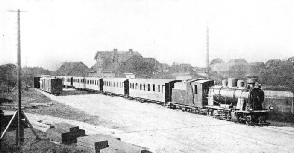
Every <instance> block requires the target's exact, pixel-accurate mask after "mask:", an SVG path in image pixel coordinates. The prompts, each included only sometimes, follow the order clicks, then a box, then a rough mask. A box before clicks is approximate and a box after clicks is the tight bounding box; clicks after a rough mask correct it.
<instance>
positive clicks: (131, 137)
mask: <svg viewBox="0 0 294 153" xmlns="http://www.w3.org/2000/svg"><path fill="white" fill-rule="evenodd" d="M8 97H9V96H8ZM9 99H14V98H13V95H12V96H10V97H9ZM40 103H42V104H46V105H40ZM38 104H39V105H38ZM23 106H24V107H25V110H24V112H25V114H26V115H27V116H28V117H29V119H30V120H31V121H32V122H34V121H40V120H42V121H43V122H46V123H50V124H54V123H60V122H66V123H70V124H73V125H78V126H80V127H82V128H84V129H85V130H86V134H95V133H103V134H109V135H113V136H116V137H120V138H121V139H122V140H123V141H126V142H129V143H133V144H136V145H139V146H143V147H147V148H149V149H150V150H151V151H152V152H161V153H170V152H293V150H294V145H293V140H294V128H293V124H291V123H282V124H281V123H278V122H274V124H275V125H283V126H264V127H259V126H246V125H243V124H237V123H233V122H229V121H223V120H218V119H214V118H212V117H208V116H202V115H196V114H191V113H188V112H182V111H181V110H172V109H168V108H165V107H163V106H161V105H156V104H152V103H151V104H150V103H140V102H137V101H132V100H127V99H124V98H122V97H111V96H105V95H102V94H93V93H89V92H87V91H75V90H73V89H65V92H64V94H62V95H60V96H54V95H50V94H47V93H44V92H42V91H38V90H36V89H30V90H29V91H25V92H24V94H23ZM31 106H37V108H36V107H33V108H32V107H31ZM2 108H3V109H5V110H10V111H12V110H13V109H14V107H13V105H12V104H11V105H2ZM14 133H15V132H14ZM39 133H40V134H41V136H43V137H45V138H46V134H45V133H43V132H41V131H39ZM26 134H29V132H28V133H26ZM11 137H13V133H12V134H11V133H10V134H9V135H7V136H6V138H7V139H10V140H9V141H8V140H7V139H6V140H7V141H5V143H6V145H9V143H11V142H13V141H12V140H14V139H12V140H11ZM32 137H33V136H32ZM39 144H40V145H42V146H43V147H45V148H43V151H50V150H55V152H65V151H67V152H78V151H79V150H78V149H75V147H74V146H62V147H60V146H57V145H55V144H51V143H49V142H48V141H45V142H39ZM44 144H45V145H44ZM6 147H7V146H6ZM1 148H2V147H1ZM8 148H9V147H8ZM35 148H38V147H37V146H35ZM11 150H13V148H12V149H11ZM27 150H28V149H27ZM33 150H34V149H33ZM35 150H36V149H35ZM1 151H2V150H1ZM24 151H26V150H24ZM36 152H37V151H36Z"/></svg>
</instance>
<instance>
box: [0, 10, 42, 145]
mask: <svg viewBox="0 0 294 153" xmlns="http://www.w3.org/2000/svg"><path fill="white" fill-rule="evenodd" d="M9 12H17V26H18V27H17V89H18V110H17V111H16V112H15V113H14V115H13V116H12V119H11V120H10V121H9V123H8V125H7V127H6V128H5V130H4V131H3V133H2V135H1V138H0V140H2V139H3V138H4V136H5V134H6V132H7V131H8V129H9V127H10V126H11V124H12V123H13V120H15V119H17V130H16V145H17V146H18V147H20V146H21V145H22V144H23V142H24V125H25V124H27V125H28V126H29V127H30V128H31V130H32V132H33V133H34V134H35V136H36V137H37V139H40V137H39V136H38V135H37V133H36V131H35V130H34V129H33V126H32V124H31V123H30V121H29V120H28V118H27V117H26V116H25V114H24V113H23V112H22V110H21V49H20V48H21V47H20V12H22V11H20V10H19V9H18V10H17V11H9Z"/></svg>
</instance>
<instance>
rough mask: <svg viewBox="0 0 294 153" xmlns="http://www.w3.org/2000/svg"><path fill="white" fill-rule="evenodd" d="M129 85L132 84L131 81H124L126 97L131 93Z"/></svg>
mask: <svg viewBox="0 0 294 153" xmlns="http://www.w3.org/2000/svg"><path fill="white" fill-rule="evenodd" d="M129 84H130V81H129V79H127V80H125V81H124V95H125V96H127V97H128V96H129V93H130V88H129Z"/></svg>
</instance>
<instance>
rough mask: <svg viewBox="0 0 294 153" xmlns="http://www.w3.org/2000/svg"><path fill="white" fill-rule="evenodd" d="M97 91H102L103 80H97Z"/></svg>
mask: <svg viewBox="0 0 294 153" xmlns="http://www.w3.org/2000/svg"><path fill="white" fill-rule="evenodd" d="M99 89H100V91H103V79H99Z"/></svg>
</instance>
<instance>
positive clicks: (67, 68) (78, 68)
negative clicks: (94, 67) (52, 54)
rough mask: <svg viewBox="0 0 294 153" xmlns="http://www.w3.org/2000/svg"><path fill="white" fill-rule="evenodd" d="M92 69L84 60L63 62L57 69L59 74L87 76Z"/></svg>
mask: <svg viewBox="0 0 294 153" xmlns="http://www.w3.org/2000/svg"><path fill="white" fill-rule="evenodd" d="M89 71H90V69H89V68H88V67H87V66H86V65H85V64H84V63H83V62H63V63H62V65H61V66H60V67H59V68H58V69H57V70H56V74H57V75H64V76H66V75H67V76H87V74H88V73H89Z"/></svg>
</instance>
